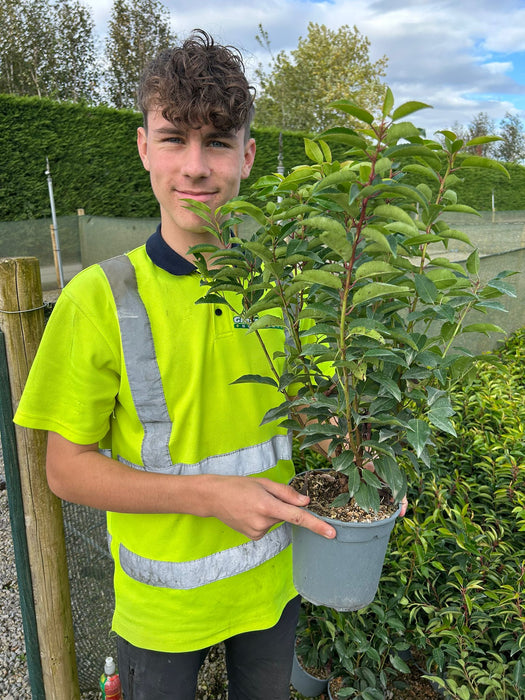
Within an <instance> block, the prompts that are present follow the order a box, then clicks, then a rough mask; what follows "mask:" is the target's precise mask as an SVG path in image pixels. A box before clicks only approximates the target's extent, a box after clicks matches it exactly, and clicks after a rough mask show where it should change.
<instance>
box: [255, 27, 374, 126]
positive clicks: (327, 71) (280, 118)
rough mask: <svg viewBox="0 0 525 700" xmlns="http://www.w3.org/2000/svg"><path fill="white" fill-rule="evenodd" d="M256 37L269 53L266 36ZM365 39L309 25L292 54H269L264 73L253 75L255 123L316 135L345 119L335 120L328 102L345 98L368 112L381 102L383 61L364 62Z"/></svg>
mask: <svg viewBox="0 0 525 700" xmlns="http://www.w3.org/2000/svg"><path fill="white" fill-rule="evenodd" d="M259 30H260V32H261V34H260V35H258V36H257V37H256V38H257V40H258V41H259V44H260V45H261V46H263V47H264V48H266V49H267V50H268V51H270V42H269V39H268V35H267V33H266V32H265V31H264V29H263V28H262V26H260V25H259ZM369 47H370V42H369V40H368V39H367V38H366V37H365V36H363V35H362V34H360V33H359V31H358V29H357V28H356V27H354V28H353V29H351V28H350V27H349V26H348V25H343V26H342V27H340V28H339V29H338V30H337V31H334V30H330V29H327V27H325V26H324V25H318V24H315V23H313V22H310V24H309V25H308V35H307V37H306V38H303V37H300V38H299V43H298V46H297V48H296V49H294V50H293V51H291V52H290V54H287V53H286V52H285V51H281V52H279V53H278V54H277V56H275V57H274V56H273V55H272V54H271V51H270V55H271V63H270V70H269V72H265V71H264V69H263V68H262V66H259V68H258V70H257V78H258V81H259V84H260V91H261V95H260V97H259V98H258V99H257V101H256V113H255V124H256V125H257V126H275V127H277V128H279V129H283V130H285V129H286V130H294V131H310V132H317V131H321V130H323V129H326V128H329V127H331V126H335V125H338V126H340V125H341V124H342V123H346V124H351V123H352V118H351V117H348V115H343V116H341V114H339V115H337V114H336V111H335V110H334V109H333V108H330V107H329V104H330V103H331V102H334V101H335V100H339V99H349V100H353V101H355V102H358V103H359V105H360V106H362V107H364V108H366V109H371V110H373V109H374V108H375V106H376V105H377V104H378V103H380V102H381V98H382V95H383V94H384V92H385V85H384V84H383V83H382V82H381V80H380V78H381V77H383V76H384V75H385V67H386V65H387V58H386V57H385V56H384V57H383V58H380V59H379V60H378V61H376V62H375V63H371V61H370V57H369Z"/></svg>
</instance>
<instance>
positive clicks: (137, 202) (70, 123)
mask: <svg viewBox="0 0 525 700" xmlns="http://www.w3.org/2000/svg"><path fill="white" fill-rule="evenodd" d="M140 124H141V115H140V114H139V113H137V112H133V111H130V110H116V109H112V108H108V107H104V106H99V107H89V106H87V105H83V104H71V103H65V102H54V101H52V100H49V99H40V98H33V97H29V98H27V97H16V96H12V95H0V149H1V152H2V166H1V168H0V221H16V220H21V219H31V218H42V217H45V216H47V215H48V214H49V196H48V189H47V181H46V177H45V175H44V171H45V169H46V157H48V158H49V162H50V168H51V175H52V178H53V189H54V197H55V204H56V209H57V215H58V216H65V215H69V214H74V213H76V210H77V209H79V208H82V209H84V210H85V211H86V214H89V215H98V216H117V217H120V216H124V217H127V216H131V217H151V216H153V217H156V216H158V205H157V202H156V201H155V198H154V197H153V194H152V192H151V190H150V186H149V177H148V174H147V173H146V172H145V171H144V169H143V168H142V164H141V162H140V159H139V156H138V154H137V149H136V145H135V140H136V130H137V127H138V126H140ZM253 136H254V137H255V139H256V141H257V155H256V158H255V164H254V167H253V170H252V174H251V176H250V178H249V179H248V180H246V181H244V182H243V183H242V184H241V194H249V192H250V184H251V183H252V182H254V181H255V180H256V179H258V178H259V177H260V176H262V175H267V174H268V173H271V172H275V171H276V170H277V161H278V152H279V132H278V130H276V129H253ZM304 136H305V134H300V133H293V132H284V133H283V164H284V168H285V171H289V170H290V169H291V168H292V167H293V166H295V165H298V164H300V163H303V162H304V161H305V154H304ZM333 151H334V154H335V156H336V157H338V158H342V157H343V154H344V151H343V149H342V148H340V149H339V150H337V149H335V148H334V149H333ZM509 168H510V170H511V173H512V180H511V182H510V184H509V182H508V181H507V180H506V179H505V178H504V177H503V176H501V175H500V174H499V173H497V172H493V171H480V170H473V171H472V172H471V173H468V177H466V178H465V181H464V183H463V184H462V185H459V186H458V188H457V189H458V193H459V194H461V199H462V201H463V202H464V203H467V204H471V205H472V206H474V207H476V208H479V209H490V208H491V197H492V190H493V189H495V192H496V206H497V208H498V209H499V210H503V209H509V210H513V209H525V168H523V167H522V166H518V165H514V164H510V166H509Z"/></svg>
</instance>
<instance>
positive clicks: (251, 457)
mask: <svg viewBox="0 0 525 700" xmlns="http://www.w3.org/2000/svg"><path fill="white" fill-rule="evenodd" d="M280 459H292V437H291V434H290V435H274V436H273V437H272V438H270V440H268V441H267V442H262V443H260V444H258V445H251V446H249V447H243V448H242V449H240V450H235V451H234V452H226V453H224V454H220V455H213V456H211V457H206V458H205V459H203V460H201V461H200V462H196V463H195V464H184V463H183V462H179V463H177V464H170V466H169V467H167V468H164V467H161V466H157V465H148V466H146V467H143V466H142V465H140V464H134V463H133V462H130V461H128V460H127V459H124V457H120V456H119V457H118V460H119V462H122V463H123V464H126V465H127V466H128V467H133V469H138V470H139V471H149V472H158V473H160V474H177V475H184V476H188V475H194V474H225V475H232V476H249V475H250V474H259V473H260V472H265V471H266V470H267V469H272V467H275V466H276V465H277V462H278V461H279V460H280Z"/></svg>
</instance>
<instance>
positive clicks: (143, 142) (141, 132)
mask: <svg viewBox="0 0 525 700" xmlns="http://www.w3.org/2000/svg"><path fill="white" fill-rule="evenodd" d="M137 148H138V151H139V156H140V159H141V161H142V165H143V166H144V168H145V169H146V170H148V171H149V158H148V135H147V133H146V129H145V128H144V127H143V126H139V128H138V129H137Z"/></svg>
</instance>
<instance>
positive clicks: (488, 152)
mask: <svg viewBox="0 0 525 700" xmlns="http://www.w3.org/2000/svg"><path fill="white" fill-rule="evenodd" d="M495 133H496V124H495V122H494V120H493V119H491V118H490V117H489V115H488V114H487V112H478V114H476V115H475V116H474V117H473V119H472V121H471V122H470V124H469V125H468V131H467V134H468V139H469V140H471V139H474V138H477V137H478V136H493V135H494V134H495ZM467 151H470V152H471V153H475V154H476V155H478V156H485V157H487V158H488V157H491V156H492V155H493V154H494V144H493V143H480V144H477V145H476V146H471V147H470V148H468V149H467Z"/></svg>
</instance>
